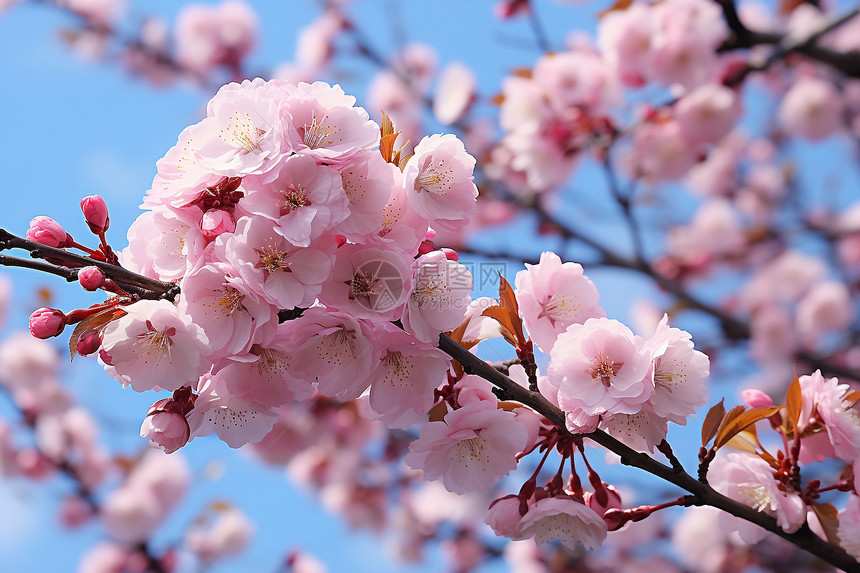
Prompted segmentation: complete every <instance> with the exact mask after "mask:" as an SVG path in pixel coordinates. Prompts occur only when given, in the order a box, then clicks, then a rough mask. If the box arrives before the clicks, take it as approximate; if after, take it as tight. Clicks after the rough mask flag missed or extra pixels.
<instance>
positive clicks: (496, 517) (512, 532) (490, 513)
mask: <svg viewBox="0 0 860 573" xmlns="http://www.w3.org/2000/svg"><path fill="white" fill-rule="evenodd" d="M522 505H523V504H522V502H521V501H520V498H519V497H517V496H515V495H506V496H505V497H501V498H499V499H497V500H495V501H494V502H493V503H491V504H490V509H489V510H487V516H486V517H485V518H484V523H486V524H487V525H489V526H490V527H491V528H492V529H493V533H495V534H496V535H498V536H499V537H507V538H508V539H524V536H523V534H522V532H521V531H520V520H521V519H522V517H523V516H522V514H521V513H520V507H521V506H522Z"/></svg>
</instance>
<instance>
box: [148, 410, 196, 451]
mask: <svg viewBox="0 0 860 573" xmlns="http://www.w3.org/2000/svg"><path fill="white" fill-rule="evenodd" d="M190 433H191V430H190V429H189V427H188V422H187V421H186V420H185V416H183V415H182V414H178V413H175V412H165V411H163V410H162V411H156V412H154V413H152V414H149V415H148V416H147V417H146V418H144V420H143V424H142V425H141V426H140V435H141V436H142V437H144V438H149V443H150V444H151V445H153V446H156V447H159V448H161V449H162V450H164V451H165V452H166V453H168V454H172V453H173V452H175V451H176V450H178V449H179V448H181V447H182V446H184V445H185V444H186V443H188V437H189V435H190Z"/></svg>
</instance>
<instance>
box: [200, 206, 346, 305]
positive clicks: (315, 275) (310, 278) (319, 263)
mask: <svg viewBox="0 0 860 573" xmlns="http://www.w3.org/2000/svg"><path fill="white" fill-rule="evenodd" d="M220 246H221V245H218V246H216V252H218V253H220V252H221V251H220ZM315 246H320V247H323V248H324V249H326V250H327V251H328V252H326V250H322V249H317V248H300V247H297V246H295V245H294V244H293V243H291V242H290V241H288V240H287V239H285V238H284V237H283V235H282V234H281V233H280V232H279V226H278V225H277V224H276V223H273V222H272V221H270V220H268V219H265V218H263V217H243V218H242V219H240V220H239V226H238V227H237V228H236V232H235V233H234V234H232V235H231V236H230V237H229V238H227V240H226V242H224V243H223V251H224V255H223V257H224V258H225V259H226V260H227V261H228V262H230V263H231V264H232V265H233V266H234V267H235V268H236V270H237V271H238V272H239V275H240V276H241V277H242V279H243V281H244V283H245V284H246V285H247V286H248V288H250V289H251V290H252V291H253V292H254V293H255V294H257V295H258V296H259V297H261V298H263V299H264V300H265V301H266V302H268V303H269V304H271V305H274V306H276V307H278V308H286V309H290V308H295V307H307V306H310V305H311V304H313V302H314V299H315V298H316V297H317V295H318V294H319V292H320V290H321V288H322V283H323V282H324V281H325V280H326V279H327V278H328V277H329V274H330V272H331V267H332V256H331V252H332V251H334V247H335V244H334V242H333V241H331V240H330V239H329V238H328V237H323V238H321V239H320V240H319V241H317V243H316V244H315Z"/></svg>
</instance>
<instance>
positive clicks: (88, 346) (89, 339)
mask: <svg viewBox="0 0 860 573" xmlns="http://www.w3.org/2000/svg"><path fill="white" fill-rule="evenodd" d="M101 345H102V337H101V334H100V333H99V331H98V330H96V329H92V330H87V331H85V332H83V333H82V334H81V336H80V337H79V338H78V345H77V347H76V350H77V352H78V354H80V355H81V356H89V355H90V354H92V353H93V352H95V351H96V350H98V349H99V348H100V347H101Z"/></svg>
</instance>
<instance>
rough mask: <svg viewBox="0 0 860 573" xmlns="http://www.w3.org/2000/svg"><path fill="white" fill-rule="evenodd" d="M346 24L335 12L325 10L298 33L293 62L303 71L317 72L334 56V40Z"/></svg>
mask: <svg viewBox="0 0 860 573" xmlns="http://www.w3.org/2000/svg"><path fill="white" fill-rule="evenodd" d="M345 26H346V22H344V19H343V17H342V16H341V15H340V13H339V12H337V11H336V10H326V11H324V12H323V13H322V14H320V16H319V17H318V18H316V19H315V20H314V21H313V22H311V23H310V24H308V25H307V26H305V27H303V28H302V29H301V30H300V31H299V37H298V39H297V40H296V57H295V60H296V62H297V63H298V64H299V66H301V67H302V68H304V69H308V70H319V69H320V68H322V67H323V66H325V65H326V64H327V63H328V61H329V59H330V58H331V56H332V54H334V40H335V39H336V38H337V35H338V34H339V33H340V32H341V31H342V30H343V29H344V27H345Z"/></svg>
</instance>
